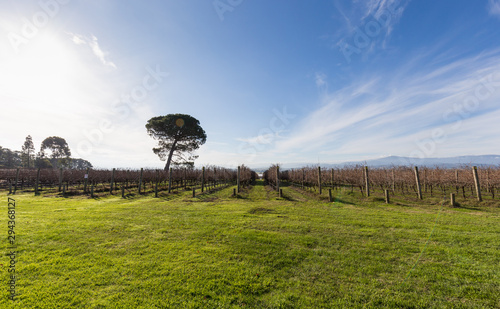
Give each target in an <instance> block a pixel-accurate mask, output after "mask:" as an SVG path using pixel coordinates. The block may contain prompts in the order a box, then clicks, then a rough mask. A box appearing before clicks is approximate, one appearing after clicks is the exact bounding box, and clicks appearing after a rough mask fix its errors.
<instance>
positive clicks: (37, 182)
mask: <svg viewBox="0 0 500 309" xmlns="http://www.w3.org/2000/svg"><path fill="white" fill-rule="evenodd" d="M39 183H40V168H38V171H37V172H36V181H35V195H38V194H39V192H38V185H39Z"/></svg>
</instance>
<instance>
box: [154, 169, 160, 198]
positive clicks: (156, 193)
mask: <svg viewBox="0 0 500 309" xmlns="http://www.w3.org/2000/svg"><path fill="white" fill-rule="evenodd" d="M159 174H160V171H158V170H156V181H155V197H158V180H159Z"/></svg>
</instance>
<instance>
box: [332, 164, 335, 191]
mask: <svg viewBox="0 0 500 309" xmlns="http://www.w3.org/2000/svg"><path fill="white" fill-rule="evenodd" d="M333 176H334V170H333V168H332V188H334V187H335V178H334V177H333Z"/></svg>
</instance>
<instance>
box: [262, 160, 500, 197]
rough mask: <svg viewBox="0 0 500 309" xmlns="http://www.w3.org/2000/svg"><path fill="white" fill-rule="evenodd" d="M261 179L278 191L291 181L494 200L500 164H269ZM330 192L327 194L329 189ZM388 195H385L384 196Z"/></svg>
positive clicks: (319, 187)
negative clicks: (287, 167)
mask: <svg viewBox="0 0 500 309" xmlns="http://www.w3.org/2000/svg"><path fill="white" fill-rule="evenodd" d="M264 179H265V180H266V181H267V182H268V183H269V184H270V185H271V186H273V187H274V188H275V189H277V190H278V191H279V188H280V186H284V185H291V186H295V187H300V188H302V189H307V190H311V191H314V192H318V193H319V194H322V193H323V190H325V189H328V190H348V191H350V192H352V193H354V192H359V194H361V195H362V196H365V197H366V196H370V195H381V196H384V194H385V195H387V194H391V195H398V196H403V197H415V198H418V199H423V198H424V197H445V198H446V197H448V196H451V194H453V195H454V196H456V197H460V198H463V199H470V198H475V199H478V200H479V201H481V200H482V199H483V197H484V198H489V199H492V200H494V199H495V198H496V197H497V196H496V195H495V194H496V192H497V191H498V189H499V188H500V167H488V168H477V167H461V168H458V169H443V168H438V167H436V168H428V167H424V168H421V169H418V168H417V167H413V168H411V167H404V166H398V167H392V168H373V169H368V167H364V166H351V167H344V168H332V169H321V167H305V168H300V169H291V170H285V171H280V169H279V166H277V165H273V166H271V167H270V168H269V169H268V170H267V171H266V172H265V173H264ZM329 192H330V195H331V191H329ZM387 198H388V197H387Z"/></svg>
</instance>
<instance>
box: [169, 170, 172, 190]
mask: <svg viewBox="0 0 500 309" xmlns="http://www.w3.org/2000/svg"><path fill="white" fill-rule="evenodd" d="M171 191H172V168H170V170H169V171H168V193H170V192H171Z"/></svg>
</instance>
